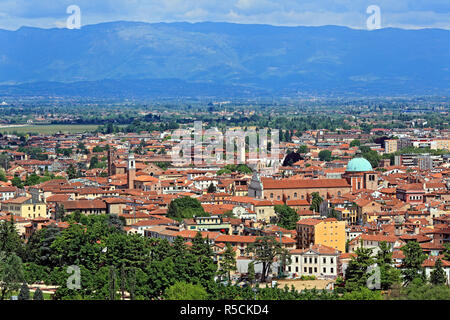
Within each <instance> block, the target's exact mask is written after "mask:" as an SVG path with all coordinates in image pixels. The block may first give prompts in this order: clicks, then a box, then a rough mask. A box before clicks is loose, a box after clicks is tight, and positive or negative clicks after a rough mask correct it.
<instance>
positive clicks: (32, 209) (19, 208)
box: [2, 197, 47, 219]
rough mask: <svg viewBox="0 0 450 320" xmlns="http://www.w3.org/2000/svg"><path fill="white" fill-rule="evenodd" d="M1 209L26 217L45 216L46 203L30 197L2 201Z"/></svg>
mask: <svg viewBox="0 0 450 320" xmlns="http://www.w3.org/2000/svg"><path fill="white" fill-rule="evenodd" d="M2 211H5V212H9V213H12V214H13V215H15V216H20V217H22V218H27V219H34V218H47V205H46V204H45V203H43V202H34V201H33V199H32V198H31V197H18V198H14V199H9V200H6V201H3V202H2Z"/></svg>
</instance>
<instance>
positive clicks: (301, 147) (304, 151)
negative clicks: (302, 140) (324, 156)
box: [297, 145, 309, 153]
mask: <svg viewBox="0 0 450 320" xmlns="http://www.w3.org/2000/svg"><path fill="white" fill-rule="evenodd" d="M297 152H298V153H308V152H309V150H308V147H307V146H306V145H301V146H300V147H299V148H298V150H297Z"/></svg>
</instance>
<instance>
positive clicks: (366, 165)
mask: <svg viewBox="0 0 450 320" xmlns="http://www.w3.org/2000/svg"><path fill="white" fill-rule="evenodd" d="M347 171H349V172H364V171H373V168H372V165H371V164H370V162H369V161H367V160H366V159H364V158H354V159H352V160H351V161H350V162H349V163H348V164H347Z"/></svg>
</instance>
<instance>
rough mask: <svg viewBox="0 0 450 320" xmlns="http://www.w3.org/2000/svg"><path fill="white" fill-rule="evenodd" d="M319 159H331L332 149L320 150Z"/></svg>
mask: <svg viewBox="0 0 450 320" xmlns="http://www.w3.org/2000/svg"><path fill="white" fill-rule="evenodd" d="M319 160H320V161H331V151H330V150H322V151H320V152H319Z"/></svg>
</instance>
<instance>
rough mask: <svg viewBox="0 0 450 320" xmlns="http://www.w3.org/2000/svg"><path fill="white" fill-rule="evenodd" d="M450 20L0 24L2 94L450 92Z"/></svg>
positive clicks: (165, 94)
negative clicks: (364, 24) (364, 26)
mask: <svg viewBox="0 0 450 320" xmlns="http://www.w3.org/2000/svg"><path fill="white" fill-rule="evenodd" d="M449 91H450V30H442V29H420V30H404V29H393V28H384V29H378V30H372V31H368V30H357V29H350V28H347V27H338V26H321V27H280V26H270V25H251V24H232V23H218V22H203V23H184V22H179V23H141V22H123V21H120V22H110V23H101V24H96V25H87V26H83V27H82V28H81V29H78V30H76V29H75V30H69V29H56V28H55V29H41V28H32V27H22V28H20V29H18V30H15V31H7V30H0V94H2V95H44V96H45V95H61V96H97V97H103V96H104V97H111V96H114V97H184V96H203V97H210V96H211V97H248V96H292V97H295V96H299V95H324V96H340V95H363V96H377V95H385V96H389V95H447V94H448V93H449Z"/></svg>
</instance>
